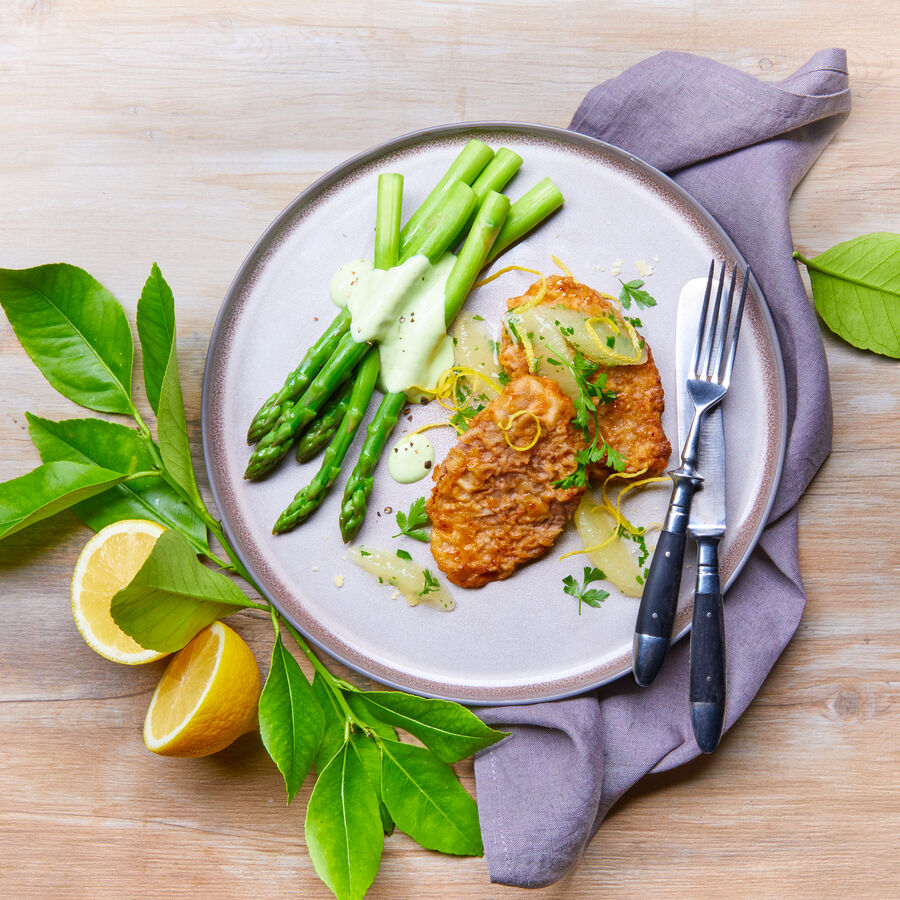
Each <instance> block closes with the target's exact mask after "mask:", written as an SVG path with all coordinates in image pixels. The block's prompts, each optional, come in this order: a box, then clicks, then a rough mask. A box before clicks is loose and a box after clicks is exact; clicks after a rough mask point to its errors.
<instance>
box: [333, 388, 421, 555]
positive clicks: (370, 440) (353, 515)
mask: <svg viewBox="0 0 900 900" xmlns="http://www.w3.org/2000/svg"><path fill="white" fill-rule="evenodd" d="M405 403H406V394H402V393H397V394H385V396H384V398H383V399H382V401H381V405H380V406H379V407H378V412H377V413H375V418H374V419H372V421H371V422H370V423H369V427H368V428H367V429H366V440H365V443H364V444H363V445H362V449H361V450H360V451H359V459H358V460H357V463H356V466H355V468H354V469H353V472H352V473H351V474H350V478H349V479H348V481H347V486H346V487H345V488H344V500H343V502H342V503H341V515H340V520H339V521H340V525H341V536H342V537H343V538H344V543H345V544H346V543H347V541H350V540H352V539H353V537H354V536H355V535H356V532H357V531H359V528H360V526H361V525H362V523H363V519H364V518H365V515H366V506H367V504H368V502H369V497H370V496H371V495H372V488H373V487H374V486H375V476H374V472H375V466H377V465H378V460H379V459H380V458H381V454H382V452H383V451H384V445H385V444H386V443H387V439H388V437H390V434H391V432H392V431H393V430H394V426H395V425H396V424H397V419H399V418H400V412H401V410H402V409H403V405H404V404H405Z"/></svg>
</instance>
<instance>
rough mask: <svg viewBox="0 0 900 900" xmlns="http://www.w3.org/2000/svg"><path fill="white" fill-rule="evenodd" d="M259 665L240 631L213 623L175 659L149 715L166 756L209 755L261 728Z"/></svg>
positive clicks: (149, 731) (149, 727)
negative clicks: (258, 712)
mask: <svg viewBox="0 0 900 900" xmlns="http://www.w3.org/2000/svg"><path fill="white" fill-rule="evenodd" d="M258 701H259V667H258V666H257V665H256V659H255V657H254V656H253V652H252V651H251V650H250V648H249V647H248V646H247V644H246V643H245V642H244V640H243V638H241V637H240V635H238V634H237V633H236V632H234V631H232V630H231V629H230V628H229V627H228V626H227V625H223V624H222V623H221V622H213V623H212V625H208V626H207V627H206V628H204V629H203V631H201V632H199V633H198V634H197V635H196V636H195V637H194V639H193V640H192V641H191V642H190V643H189V644H188V645H187V646H186V647H184V648H183V649H181V650H179V651H178V653H176V654H175V656H174V657H173V658H172V661H171V662H170V663H169V666H168V668H167V669H166V671H165V672H164V673H163V677H162V679H161V680H160V682H159V684H158V685H157V688H156V691H155V692H154V694H153V699H152V700H151V701H150V708H149V709H148V710H147V718H146V719H145V720H144V743H145V744H146V745H147V749H148V750H152V751H153V752H154V753H159V754H161V755H162V756H209V754H210V753H217V752H218V751H219V750H223V749H224V748H225V747H227V746H228V745H229V744H230V743H231V742H232V741H234V740H236V739H237V738H239V737H240V736H241V735H242V734H246V733H247V732H248V731H253V730H254V729H255V728H256V727H257V724H258V722H257V712H256V709H257V702H258Z"/></svg>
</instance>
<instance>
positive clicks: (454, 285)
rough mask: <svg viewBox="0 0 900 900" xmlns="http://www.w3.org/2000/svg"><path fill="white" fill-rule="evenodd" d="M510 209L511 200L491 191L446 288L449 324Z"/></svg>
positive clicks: (445, 311)
mask: <svg viewBox="0 0 900 900" xmlns="http://www.w3.org/2000/svg"><path fill="white" fill-rule="evenodd" d="M510 210H511V207H510V203H509V197H506V196H504V195H503V194H498V193H497V192H496V191H488V193H487V195H486V196H485V198H484V203H482V204H481V209H479V210H478V215H477V216H476V217H475V221H474V222H473V223H472V228H471V230H470V231H469V236H468V237H467V238H466V242H465V243H464V244H463V246H462V249H461V250H460V251H459V256H457V257H456V262H455V263H454V264H453V268H452V269H451V270H450V277H449V278H448V279H447V285H446V287H445V288H444V320H445V321H446V323H447V325H449V324H450V323H451V322H452V321H453V320H454V319H455V318H456V314H457V313H458V312H459V310H460V308H461V307H462V305H463V303H464V302H465V299H466V297H467V296H468V295H469V291H471V290H472V285H473V284H474V283H475V279H476V278H477V277H478V273H479V272H480V271H481V268H482V266H484V264H485V262H486V261H487V258H488V254H489V253H490V252H491V248H492V247H493V246H494V243H495V242H496V241H497V240H498V238H499V235H501V234H502V233H503V232H502V229H503V226H504V223H505V222H506V221H507V216H508V215H509V213H510Z"/></svg>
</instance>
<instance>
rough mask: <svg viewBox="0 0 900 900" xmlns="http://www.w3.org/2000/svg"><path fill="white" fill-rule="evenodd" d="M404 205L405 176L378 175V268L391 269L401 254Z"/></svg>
mask: <svg viewBox="0 0 900 900" xmlns="http://www.w3.org/2000/svg"><path fill="white" fill-rule="evenodd" d="M402 206H403V176H402V175H396V174H383V175H379V176H378V201H377V204H376V207H375V254H374V256H373V263H374V266H375V268H376V269H390V268H391V267H392V266H396V265H397V259H398V258H399V256H400V210H401V207H402Z"/></svg>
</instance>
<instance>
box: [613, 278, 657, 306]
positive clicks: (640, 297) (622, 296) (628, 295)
mask: <svg viewBox="0 0 900 900" xmlns="http://www.w3.org/2000/svg"><path fill="white" fill-rule="evenodd" d="M619 284H621V285H622V290H621V291H619V302H620V303H621V304H622V306H624V307H625V309H631V301H632V300H633V301H634V302H635V303H637V305H638V308H639V309H646V308H647V307H648V306H656V301H655V300H654V299H653V298H652V297H651V296H650V295H649V294H648V293H647V292H646V291H642V290H641V288H642V287H643V286H644V280H643V279H642V278H635V279H634V281H622V279H621V278H620V279H619Z"/></svg>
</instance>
